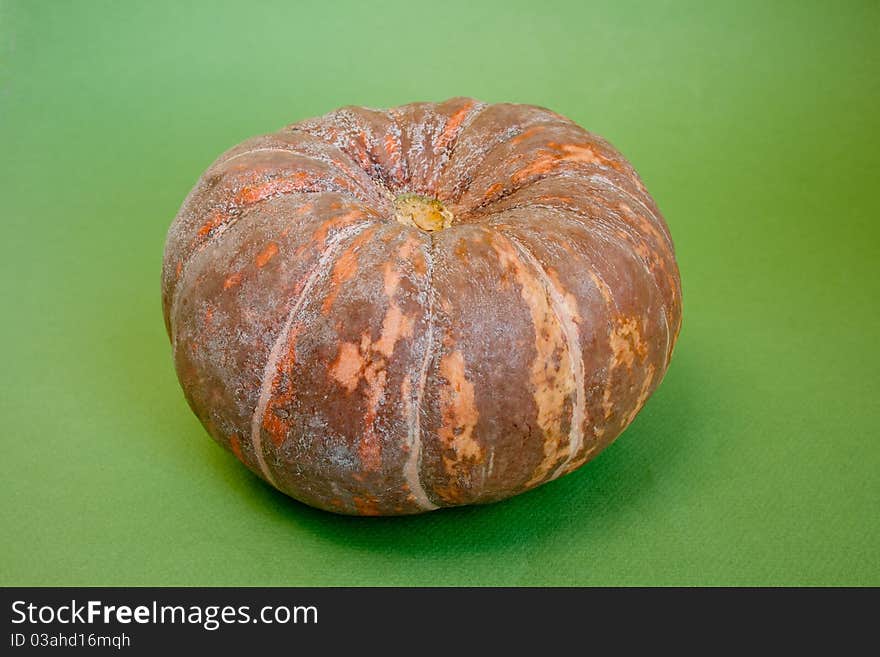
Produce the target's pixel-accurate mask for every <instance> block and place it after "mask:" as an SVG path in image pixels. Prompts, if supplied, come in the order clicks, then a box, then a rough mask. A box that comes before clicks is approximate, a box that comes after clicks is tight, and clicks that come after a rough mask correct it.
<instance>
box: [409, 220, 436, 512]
mask: <svg viewBox="0 0 880 657" xmlns="http://www.w3.org/2000/svg"><path fill="white" fill-rule="evenodd" d="M429 238H430V242H429V244H428V248H427V250H426V252H425V256H426V257H425V260H426V264H427V272H426V274H425V279H426V281H427V283H426V286H425V290H426V293H427V296H428V302H427V303H428V305H427V308H426V314H425V316H426V321H425V355H424V357H423V359H422V363H421V366H420V367H419V380H418V382H417V384H416V394H415V401H414V403H413V404H412V406H411V408H410V413H409V418H408V422H409V427H408V444H409V449H410V452H409V454H408V455H407V460H406V462H405V463H404V467H403V472H404V479H405V481H406V483H407V485H408V486H409V489H410V492H411V493H412V495H413V497H414V498H415V501H416V504H418V505H419V507H421V508H422V509H424V510H426V511H431V510H433V509H438V508H440V507H439V506H438V505H437V504H435V503H434V502H432V501H431V499H430V498H429V497H428V493H427V490H426V489H425V487H424V485H423V484H422V480H421V458H422V436H421V424H422V406H423V403H424V397H425V387H426V385H427V381H428V369H429V368H430V366H431V361H432V360H433V350H434V297H435V290H434V253H433V251H434V237H433V235H429Z"/></svg>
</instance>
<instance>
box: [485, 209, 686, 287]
mask: <svg viewBox="0 0 880 657" xmlns="http://www.w3.org/2000/svg"><path fill="white" fill-rule="evenodd" d="M599 198H600V199H602V201H605V203H603V205H607V199H605V198H604V197H601V196H600V197H599ZM533 208H540V209H544V210H551V211H555V212H559V213H560V214H562V215H564V216H568V217H573V218H575V223H577V224H578V225H579V226H581V227H582V228H583V229H584V230H585V231H587V232H588V233H590V234H591V235H593V236H595V237H602V236H603V235H604V231H606V230H608V227H607V226H605V225H603V224H604V222H606V221H608V217H607V216H606V217H594V216H592V215H588V214H585V213H583V212H580V211H578V210H577V209H575V208H570V207H567V206H564V205H551V204H548V203H529V202H525V203H522V204H518V205H515V206H512V207H509V208H504V209H502V210H499V211H498V212H497V213H495V216H503V215H504V213H507V212H510V211H513V210H525V209H533ZM612 216H613V215H612ZM585 219H590V220H592V221H594V222H595V223H593V224H591V225H588V224H586V223H585V222H584V220H585ZM615 223H616V224H617V225H618V226H619V229H620V230H621V231H623V232H624V233H625V234H626V235H627V237H628V238H629V239H630V241H632V242H636V241H641V242H642V243H643V244H645V245H646V246H648V243H647V242H645V240H644V235H643V234H642V233H641V232H640V231H638V230H637V229H635V228H634V227H633V226H632V224H631V223H630V222H628V221H625V220H619V221H616V222H615ZM488 225H496V224H493V223H492V221H491V219H490V220H489V221H488ZM605 237H606V239H607V237H610V236H605ZM630 250H633V249H630ZM652 251H653V252H654V254H655V256H656V257H657V259H658V261H660V262H661V263H662V262H663V258H662V257H661V256H660V255H658V254H657V249H652ZM639 261H640V262H641V263H642V264H643V266H644V267H646V268H648V267H649V265H648V263H647V262H645V261H644V259H643V258H642V257H641V256H639ZM662 267H663V268H664V270H665V265H662ZM648 270H649V274H650V277H651V279H652V280H653V282H654V285H655V287H657V291H658V293H659V294H660V296H661V298H662V297H665V295H664V294H663V291H662V289H661V288H660V286H659V285H660V284H659V282H658V281H657V276H656V274H655V273H654V271H653V270H650V269H648ZM670 294H671V295H672V299H671V301H673V302H674V301H675V298H676V296H677V293H676V290H675V289H674V288H672V287H670Z"/></svg>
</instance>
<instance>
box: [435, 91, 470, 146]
mask: <svg viewBox="0 0 880 657" xmlns="http://www.w3.org/2000/svg"><path fill="white" fill-rule="evenodd" d="M475 104H476V103H474V102H473V101H470V102H468V103H467V104H466V105H464V106H463V107H462V108H461V109H459V110H457V111H456V112H455V113H454V114H453V115H452V116H450V117H449V120H448V121H447V122H446V127H445V128H444V129H443V132H441V133H440V135H439V136H438V137H437V140H436V141H435V142H434V150H435V151H438V150H440V151H442V150H445V149H446V147H447V146H449V144H450V142H452V140H453V138H454V137H455V136H456V135H457V134H458V130H459V128H461V124H462V123H464V120H465V118H467V115H468V114H469V113H470V111H471V110H472V109H473V108H474V105H475Z"/></svg>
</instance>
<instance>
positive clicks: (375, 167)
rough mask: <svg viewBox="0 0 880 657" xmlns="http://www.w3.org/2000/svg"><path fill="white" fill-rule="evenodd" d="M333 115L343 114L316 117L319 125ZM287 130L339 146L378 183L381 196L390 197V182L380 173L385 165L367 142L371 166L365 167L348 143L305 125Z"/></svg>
mask: <svg viewBox="0 0 880 657" xmlns="http://www.w3.org/2000/svg"><path fill="white" fill-rule="evenodd" d="M331 116H334V117H335V116H342V115H340V114H339V112H338V111H337V112H333V113H331V114H327V115H324V116H321V117H318V118H316V119H315V122H316V123H319V125H322V126H323V125H325V124H327V123H329V122H330V118H329V117H331ZM346 118H349V120H350V117H346ZM285 130H287V131H288V132H297V133H299V134H303V135H308V136H309V137H312V138H313V139H317V140H319V141H322V142H324V143H325V144H329V145H330V146H333V147H335V148H337V149H338V150H339V152H340V153H342V154H343V155H345V156H346V157H347V158H348V159H349V161H351V163H352V164H353V165H354V166H355V167H357V168H358V169H360V170H361V171H363V172H364V173H365V174H366V175H367V176H368V177H369V178H370V180H371V181H372V182H373V184H374V185H376V188H377V191H378V192H379V195H380V197H381V196H385V197H388V195H389V194H391V192H390V189H389V188H388V183H387V182H386V181H385V180H384V179H383V178H382V176H381V175H380V172H384V167H383V166H382V164H381V163H380V162H378V161H377V160H376V158H375V156H374V155H373V152H372V149H371V148H366V143H365V144H364V146H365V148H364V155H365V156H366V157H367V159H368V160H369V163H370V167H369V168H367V167H365V166H364V165H363V163H361V162H358V160H357V159H356V158H355V157H354V156H353V155H352V154H351V153H349V152H348V151H347V150H346V148H347V146H348V145H347V144H345V145H340V144H338V143H336V142H335V141H332V140H330V139H327V137H326V136H325V135H323V134H321V133H317V134H316V133H314V132H311V131H310V130H308V129H306V128H303V127H295V126H288V127H287V128H285Z"/></svg>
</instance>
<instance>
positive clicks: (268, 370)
mask: <svg viewBox="0 0 880 657" xmlns="http://www.w3.org/2000/svg"><path fill="white" fill-rule="evenodd" d="M375 223H376V222H373V221H365V222H362V223H359V224H355V225H351V226H346V227H345V228H343V229H341V230H340V231H339V232H338V233H336V234H335V235H333V237H331V238H330V240H329V244H327V246H326V247H325V248H324V251H323V252H322V253H321V256H320V257H319V258H318V261H317V262H316V263H315V265H314V267H312V269H311V270H310V271H309V273H308V275H307V276H306V278H305V281H304V283H303V287H302V289H301V290H300V292H299V294H298V295H297V298H296V300H295V301H294V303H293V305H292V306H291V309H290V312H289V313H288V314H287V318H286V319H285V321H284V324H283V325H282V326H281V329H280V330H279V332H278V335H277V337H276V338H275V341H274V342H273V344H272V349H271V350H270V351H269V356H268V358H267V360H266V366H265V368H264V369H263V374H262V377H261V378H260V394H259V396H258V397H257V406H256V408H254V414H253V417H252V419H251V447H252V448H253V451H254V456H255V457H256V459H257V463H258V465H259V466H260V471H261V472H262V473H263V475H264V476H265V477H266V480H267V481H268V482H269V483H271V484H272V485H273V486H275V487H276V488H277V484H276V482H275V478H274V476H273V475H272V472H271V470H270V469H269V466H268V464H267V462H266V456H265V454H264V452H263V445H262V425H263V415H264V414H265V412H266V407H267V406H268V405H269V401H270V399H271V396H272V384H273V381H274V378H275V374H276V370H277V368H278V362H279V361H280V360H281V357H282V353H283V349H284V345H285V343H286V342H287V340H288V339H289V336H290V329H291V327H292V326H293V322H294V319H295V317H296V315H297V313H298V312H299V310H300V309H301V308H302V306H303V303H304V302H305V300H306V297H307V296H308V293H309V292H310V291H311V289H312V287H313V286H314V285H315V283H316V282H317V280H318V278H319V277H320V276H321V274H323V273H326V271H327V269H328V267H329V266H330V263H331V261H332V259H333V257H334V256H335V255H336V254H337V251H338V250H339V247H340V246H341V245H342V243H343V242H344V241H345V240H346V238H348V237H355V236H357V235H358V234H359V233H361V232H363V231H364V230H366V229H367V228H369V227H370V226H371V225H375Z"/></svg>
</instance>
